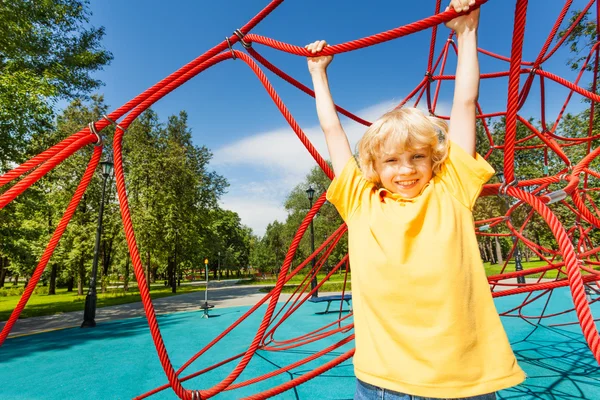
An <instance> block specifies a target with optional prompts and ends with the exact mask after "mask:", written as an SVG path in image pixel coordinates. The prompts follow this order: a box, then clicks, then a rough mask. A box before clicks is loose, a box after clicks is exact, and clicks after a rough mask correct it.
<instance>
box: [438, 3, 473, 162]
mask: <svg viewBox="0 0 600 400" xmlns="http://www.w3.org/2000/svg"><path fill="white" fill-rule="evenodd" d="M474 4H475V0H452V1H451V2H450V5H449V6H448V8H447V9H449V8H451V7H452V8H454V10H455V11H457V12H461V11H468V10H469V7H470V6H472V5H474ZM446 26H447V27H448V28H450V29H453V30H454V31H455V32H456V40H457V42H458V62H457V65H456V81H455V83H454V100H453V102H452V111H451V113H450V128H449V132H448V135H449V136H450V139H451V140H452V141H453V142H454V143H456V144H457V145H459V146H460V147H462V148H463V149H464V150H465V151H466V152H467V153H469V154H471V155H472V156H475V141H476V139H475V138H476V128H475V126H476V125H475V122H476V118H475V115H476V112H477V98H478V97H479V59H478V53H477V27H478V26H479V9H476V10H473V11H471V12H470V13H468V14H465V15H461V16H459V17H456V18H454V19H453V20H451V21H449V22H448V23H447V24H446Z"/></svg>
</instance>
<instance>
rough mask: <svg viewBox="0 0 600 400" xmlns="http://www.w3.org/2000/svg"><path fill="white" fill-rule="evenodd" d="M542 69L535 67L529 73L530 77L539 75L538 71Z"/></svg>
mask: <svg viewBox="0 0 600 400" xmlns="http://www.w3.org/2000/svg"><path fill="white" fill-rule="evenodd" d="M541 68H542V67H541V66H540V67H533V68H531V71H529V75H531V76H535V74H536V73H537V71H538V69H541Z"/></svg>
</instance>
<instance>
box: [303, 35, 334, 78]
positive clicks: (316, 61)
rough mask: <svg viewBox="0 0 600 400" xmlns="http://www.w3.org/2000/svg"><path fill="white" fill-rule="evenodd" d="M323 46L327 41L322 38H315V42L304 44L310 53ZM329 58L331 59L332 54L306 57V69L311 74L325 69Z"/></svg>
mask: <svg viewBox="0 0 600 400" xmlns="http://www.w3.org/2000/svg"><path fill="white" fill-rule="evenodd" d="M325 47H327V42H326V41H324V40H317V41H316V42H313V43H311V44H307V45H306V46H304V48H305V49H306V50H308V51H309V52H311V53H312V54H317V53H319V52H320V51H321V50H323V48H325ZM331 60H333V56H315V57H308V58H307V61H308V71H309V72H310V73H311V74H313V73H315V72H320V71H325V70H326V69H327V66H328V65H329V64H330V63H331Z"/></svg>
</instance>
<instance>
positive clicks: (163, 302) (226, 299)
mask: <svg viewBox="0 0 600 400" xmlns="http://www.w3.org/2000/svg"><path fill="white" fill-rule="evenodd" d="M536 281H537V280H536V279H527V282H528V283H533V282H536ZM543 281H552V279H543ZM237 282H238V280H237V279H232V280H226V281H214V282H213V281H211V282H210V285H209V291H208V302H209V304H214V305H215V307H239V306H253V305H254V304H256V303H257V302H258V301H260V300H261V299H262V298H263V297H264V296H265V295H266V293H261V292H259V290H260V289H261V288H262V287H273V284H271V285H238V284H236V283H237ZM505 282H506V283H516V279H508V280H506V281H505ZM188 284H190V283H188ZM192 284H194V285H203V284H204V282H194V283H192ZM511 288H512V287H502V286H498V287H496V289H495V290H496V291H500V290H505V289H511ZM327 294H328V295H330V294H336V293H327ZM289 296H290V295H289V294H285V293H282V294H281V295H280V296H279V301H285V300H287V299H288V298H289ZM152 303H153V304H154V310H155V312H156V314H169V313H174V312H182V311H197V310H199V309H200V306H201V305H202V304H203V303H204V291H197V292H193V293H186V294H180V295H177V296H170V297H163V298H160V299H156V300H153V301H152ZM145 315H146V314H145V312H144V308H143V305H142V302H137V303H129V304H121V305H117V306H109V307H102V308H98V309H97V310H96V323H102V322H106V321H113V320H120V319H127V318H133V317H143V316H145ZM82 321H83V310H81V311H73V312H68V313H62V314H56V315H46V316H43V317H31V318H25V319H19V320H18V321H17V322H16V323H15V325H14V326H13V328H12V330H11V333H10V335H9V338H10V337H16V336H23V335H31V334H34V333H41V332H47V331H53V330H58V329H66V328H74V327H78V326H80V325H81V322H82ZM4 324H5V322H0V330H1V329H2V327H3V326H4Z"/></svg>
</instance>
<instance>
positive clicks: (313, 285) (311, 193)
mask: <svg viewBox="0 0 600 400" xmlns="http://www.w3.org/2000/svg"><path fill="white" fill-rule="evenodd" d="M306 194H307V195H308V202H309V203H310V207H309V209H312V203H313V199H314V197H315V189H313V188H312V186H309V187H308V189H306ZM313 219H314V217H313V218H311V220H310V251H311V254H312V253H314V252H315V229H314V226H313ZM311 262H312V270H313V273H314V270H315V257H313V258H312V260H311ZM316 287H317V276H316V274H315V275H314V276H313V278H312V279H311V281H310V288H311V290H314V288H316ZM312 297H319V293H318V292H315V293H314V294H313V296H312Z"/></svg>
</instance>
